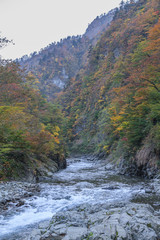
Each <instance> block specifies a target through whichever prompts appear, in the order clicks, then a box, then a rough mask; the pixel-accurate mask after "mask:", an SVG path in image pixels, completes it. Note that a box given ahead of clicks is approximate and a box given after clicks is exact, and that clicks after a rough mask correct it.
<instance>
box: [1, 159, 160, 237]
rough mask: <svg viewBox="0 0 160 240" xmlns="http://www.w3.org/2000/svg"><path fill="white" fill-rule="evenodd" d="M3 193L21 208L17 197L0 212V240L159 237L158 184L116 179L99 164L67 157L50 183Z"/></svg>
mask: <svg viewBox="0 0 160 240" xmlns="http://www.w3.org/2000/svg"><path fill="white" fill-rule="evenodd" d="M7 184H8V185H7ZM16 185H17V187H15V186H16ZM0 188H1V187H0ZM3 188H5V189H6V190H4V192H5V195H6V196H7V192H8V193H10V196H11V195H13V194H16V191H17V190H16V189H19V197H20V199H21V200H22V203H21V202H20V201H19V200H18V198H17V200H16V199H15V202H12V201H11V202H9V204H10V205H8V206H7V205H6V207H7V208H6V209H3V211H1V213H2V214H1V218H0V240H15V239H16V240H24V239H25V240H43V239H45V240H53V239H54V240H67V239H68V240H72V239H74V240H82V239H88V240H91V239H95V240H96V239H106V240H109V239H126V240H132V239H134V240H140V239H141V240H143V239H148V240H149V239H153V240H154V239H155V240H158V238H159V237H160V236H159V235H158V234H159V232H160V222H159V219H160V211H159V210H160V204H159V202H160V180H159V179H152V180H147V179H142V178H138V177H129V176H124V175H120V174H118V173H117V171H116V170H115V169H114V167H113V165H112V164H111V163H108V164H106V161H105V160H98V159H96V158H91V157H86V156H83V157H82V156H81V157H77V158H71V159H68V167H67V168H66V169H65V170H61V171H59V172H57V173H54V174H53V175H52V177H51V178H50V179H49V178H48V179H46V180H45V181H44V179H43V180H42V181H40V182H39V183H38V184H33V185H32V184H30V185H28V184H26V183H18V182H17V183H16V182H13V183H5V184H4V185H3V184H2V188H1V189H3ZM13 188H15V191H12V189H13ZM27 193H28V195H26V196H25V194H27ZM17 194H18V192H17ZM29 194H31V195H30V196H29ZM4 206H5V205H4ZM147 237H148V238H147ZM149 237H150V238H149Z"/></svg>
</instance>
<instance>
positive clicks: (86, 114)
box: [59, 0, 160, 165]
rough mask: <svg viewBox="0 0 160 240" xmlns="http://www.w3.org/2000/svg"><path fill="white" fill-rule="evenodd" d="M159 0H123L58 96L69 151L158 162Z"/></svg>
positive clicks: (159, 148) (159, 118)
mask: <svg viewBox="0 0 160 240" xmlns="http://www.w3.org/2000/svg"><path fill="white" fill-rule="evenodd" d="M159 17H160V1H159V0H158V1H156V0H148V1H146V0H139V1H136V2H134V1H130V2H129V1H127V3H124V2H123V1H122V2H121V6H120V8H119V9H117V10H116V12H115V16H114V19H113V21H112V23H111V25H110V27H109V28H108V29H107V30H106V32H105V33H104V34H103V36H102V37H101V39H100V40H99V41H98V43H97V44H96V46H95V47H94V48H93V49H92V50H91V51H90V52H89V56H88V64H86V66H85V68H83V70H81V71H80V72H79V74H77V75H76V77H74V78H72V79H71V81H70V84H69V85H68V87H67V88H66V89H65V91H64V94H63V95H62V96H61V97H60V99H59V101H60V103H61V104H62V105H63V107H64V111H65V114H66V116H67V118H68V122H69V123H68V136H69V138H70V144H71V149H72V151H75V152H76V151H81V152H103V153H104V154H105V155H109V154H110V153H111V154H112V155H113V156H114V158H115V159H122V158H125V159H128V160H129V159H132V160H133V159H136V161H137V162H138V163H139V164H146V163H148V162H150V164H152V165H154V164H156V163H157V162H158V163H159V162H160V161H159V153H160V144H159V142H160V57H159V56H160V19H159Z"/></svg>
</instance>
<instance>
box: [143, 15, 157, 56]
mask: <svg viewBox="0 0 160 240" xmlns="http://www.w3.org/2000/svg"><path fill="white" fill-rule="evenodd" d="M148 40H149V44H148V46H147V47H146V49H145V51H153V52H155V53H158V52H160V19H159V21H158V22H157V23H156V24H155V25H154V26H153V28H151V29H150V30H149V36H148Z"/></svg>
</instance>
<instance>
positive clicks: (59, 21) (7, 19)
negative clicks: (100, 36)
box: [0, 0, 121, 59]
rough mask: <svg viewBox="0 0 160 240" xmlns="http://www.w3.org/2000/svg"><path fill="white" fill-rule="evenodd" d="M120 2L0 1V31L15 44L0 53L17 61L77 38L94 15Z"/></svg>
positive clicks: (111, 0) (81, 0) (70, 0)
mask: <svg viewBox="0 0 160 240" xmlns="http://www.w3.org/2000/svg"><path fill="white" fill-rule="evenodd" d="M120 2H121V0H0V32H1V35H2V36H5V37H7V38H8V39H13V41H14V43H15V45H14V46H11V45H10V46H7V47H5V48H3V49H1V51H0V55H1V56H2V57H4V58H12V59H15V58H19V57H22V56H23V55H25V54H30V53H31V52H34V51H39V50H40V49H41V48H43V47H46V46H47V45H48V44H50V43H52V42H54V41H59V40H60V39H61V38H65V37H67V36H72V35H81V34H83V33H84V32H85V30H86V28H87V26H88V24H89V23H91V22H92V21H93V20H94V19H95V18H96V17H97V16H99V15H101V14H103V13H107V12H108V11H109V10H111V9H113V8H115V7H118V6H119V3H120Z"/></svg>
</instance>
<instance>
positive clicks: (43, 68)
mask: <svg viewBox="0 0 160 240" xmlns="http://www.w3.org/2000/svg"><path fill="white" fill-rule="evenodd" d="M114 12H115V10H112V11H110V12H109V13H108V14H105V15H102V16H100V17H97V18H96V19H95V20H94V21H93V22H92V23H91V24H90V25H89V26H88V29H87V30H86V32H85V34H84V35H83V36H76V37H75V36H73V37H67V38H66V39H63V40H62V39H61V41H60V42H58V43H52V44H50V45H49V46H47V47H46V48H45V49H42V50H41V51H40V52H39V53H33V54H32V55H31V57H27V56H24V57H22V58H21V60H20V61H19V62H20V65H21V66H22V67H25V68H26V70H27V72H31V73H32V74H34V75H35V76H36V77H37V79H38V80H39V82H40V83H39V88H40V90H41V92H42V93H43V94H44V95H45V96H46V97H47V98H48V99H49V100H52V99H53V98H55V97H56V94H57V93H59V92H61V91H62V90H63V89H64V87H65V86H66V85H67V83H68V82H69V79H71V78H72V77H74V76H75V75H76V74H77V73H78V71H79V70H80V69H81V68H82V67H83V65H84V64H85V63H86V62H87V55H88V50H89V49H90V48H91V46H92V45H94V44H95V43H96V42H97V41H98V39H99V38H100V35H101V34H102V32H104V30H105V29H106V28H107V27H108V26H109V24H110V22H111V21H112V19H113V17H114Z"/></svg>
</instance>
